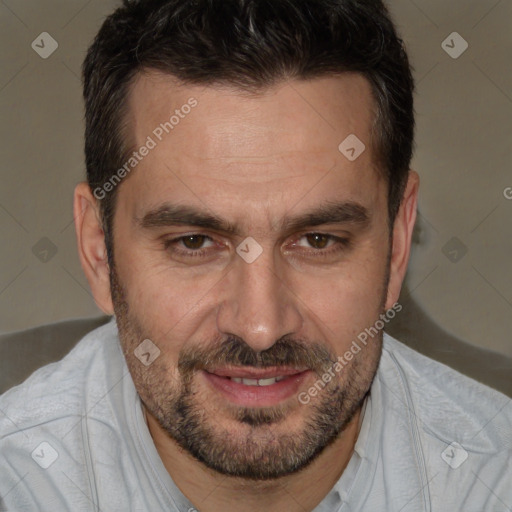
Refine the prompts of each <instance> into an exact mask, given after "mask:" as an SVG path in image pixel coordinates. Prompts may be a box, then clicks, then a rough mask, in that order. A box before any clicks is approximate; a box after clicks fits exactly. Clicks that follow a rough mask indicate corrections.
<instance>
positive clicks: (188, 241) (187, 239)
mask: <svg viewBox="0 0 512 512" xmlns="http://www.w3.org/2000/svg"><path fill="white" fill-rule="evenodd" d="M207 238H208V237H207V236H205V235H188V236H184V237H182V238H181V242H182V243H183V245H184V246H185V247H186V248H187V249H201V247H202V246H203V244H204V243H205V241H206V240H207Z"/></svg>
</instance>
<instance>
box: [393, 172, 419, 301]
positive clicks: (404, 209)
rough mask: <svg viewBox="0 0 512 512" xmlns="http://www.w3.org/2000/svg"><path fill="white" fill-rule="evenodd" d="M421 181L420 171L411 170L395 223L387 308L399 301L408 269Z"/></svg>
mask: <svg viewBox="0 0 512 512" xmlns="http://www.w3.org/2000/svg"><path fill="white" fill-rule="evenodd" d="M419 181H420V180H419V176H418V173H416V172H415V171H413V170H410V171H409V176H408V179H407V185H406V188H405V192H404V196H403V199H402V203H401V205H400V209H399V211H398V213H397V216H396V218H395V222H394V225H393V240H392V249H391V262H390V278H389V285H388V294H387V299H386V309H389V308H391V307H392V306H393V304H394V303H395V302H397V301H398V297H399V296H400V290H401V288H402V283H403V280H404V277H405V273H406V271H407V265H408V263H409V255H410V251H411V241H412V233H413V230H414V224H415V222H416V208H417V204H418V189H419Z"/></svg>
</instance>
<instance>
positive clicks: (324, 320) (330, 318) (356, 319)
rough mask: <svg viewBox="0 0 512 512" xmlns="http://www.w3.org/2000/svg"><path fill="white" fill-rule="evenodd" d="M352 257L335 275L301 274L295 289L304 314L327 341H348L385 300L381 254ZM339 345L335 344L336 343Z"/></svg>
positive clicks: (379, 311)
mask: <svg viewBox="0 0 512 512" xmlns="http://www.w3.org/2000/svg"><path fill="white" fill-rule="evenodd" d="M372 253H373V256H371V257H367V256H365V255H364V254H361V253H360V254H359V255H358V256H354V257H353V258H351V259H350V261H347V262H346V264H345V265H342V266H340V267H339V269H338V270H337V271H336V272H330V273H329V274H325V275H319V274H317V275H315V276H313V275H307V274H304V275H301V276H300V282H299V281H297V283H296V286H297V290H298V293H297V295H298V296H299V297H301V299H302V302H303V303H304V304H306V305H307V309H306V311H307V314H308V316H309V317H310V318H311V319H312V321H314V322H315V323H316V324H317V326H318V328H319V329H320V330H322V331H323V332H324V333H325V336H326V337H327V338H331V339H333V338H334V337H335V338H336V339H338V340H339V339H341V340H348V342H350V340H351V339H352V338H353V337H355V336H357V334H359V333H360V332H362V331H364V329H365V328H367V327H368V326H370V325H373V324H374V322H375V320H376V319H377V318H378V316H379V314H380V313H381V307H382V303H383V300H384V298H385V292H386V290H385V288H384V284H385V283H384V281H385V276H386V261H385V255H383V254H382V253H381V254H380V255H379V257H377V256H376V254H377V251H372ZM338 343H339V342H338Z"/></svg>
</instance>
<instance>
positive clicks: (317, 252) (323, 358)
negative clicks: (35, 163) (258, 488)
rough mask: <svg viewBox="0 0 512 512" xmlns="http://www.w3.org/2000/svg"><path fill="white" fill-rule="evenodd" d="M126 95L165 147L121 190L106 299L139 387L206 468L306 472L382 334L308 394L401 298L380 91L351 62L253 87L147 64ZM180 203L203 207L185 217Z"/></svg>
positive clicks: (352, 398)
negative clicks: (142, 356)
mask: <svg viewBox="0 0 512 512" xmlns="http://www.w3.org/2000/svg"><path fill="white" fill-rule="evenodd" d="M191 98H194V101H197V105H196V106H194V107H193V108H191V109H189V108H182V106H183V105H187V104H189V105H190V104H192V103H194V102H191V101H190V99H191ZM129 107H130V116H129V118H128V122H129V125H128V126H129V127H130V129H131V130H132V137H133V140H134V142H135V143H134V147H135V148H139V147H140V146H142V145H144V144H147V141H148V136H150V137H151V138H152V140H153V142H155V144H156V146H155V147H154V148H152V149H151V150H150V151H149V152H148V154H147V156H145V157H144V158H142V160H141V161H140V162H139V163H138V165H137V167H136V168H135V169H134V170H133V171H132V172H131V174H130V175H129V176H128V177H127V178H125V180H124V181H123V182H122V183H121V184H120V185H119V190H118V199H117V206H116V212H115V217H114V223H113V226H114V230H113V232H114V238H113V241H114V261H115V268H114V269H112V270H113V274H112V285H113V287H112V299H113V302H114V307H115V312H116V317H117V322H118V325H119V331H120V338H121V342H122V345H123V349H124V352H125V356H126V359H127V363H128V365H129V368H130V372H131V374H132V377H133V380H134V382H135V386H136V388H137V390H138V392H139V394H140V396H141V398H142V400H143V402H144V404H145V407H146V409H147V411H148V412H149V413H150V414H151V415H152V416H154V417H155V418H156V419H157V420H158V422H159V424H160V426H161V427H162V428H163V429H164V430H165V431H166V432H167V433H168V434H169V435H170V437H171V438H172V439H174V440H175V441H176V442H177V443H178V444H179V445H180V446H181V447H183V448H185V449H186V450H188V451H189V452H190V453H191V454H192V455H194V456H195V457H196V458H198V459H199V460H201V461H203V462H204V463H205V464H206V465H207V466H208V467H210V468H212V469H215V470H217V471H220V472H222V473H225V474H230V475H237V476H242V477H248V478H273V477H278V476H282V475H285V474H288V473H291V472H293V471H296V470H298V469H300V468H301V467H304V466H305V465H307V464H308V463H309V462H311V461H312V460H313V459H314V457H315V456H316V455H318V454H319V453H320V452H321V450H322V449H323V448H324V447H325V446H327V445H328V444H329V443H331V442H332V441H333V440H334V439H335V438H336V436H337V435H338V434H339V432H340V431H342V430H343V429H344V428H345V427H346V425H347V423H348V422H349V421H350V420H351V419H352V418H353V416H354V414H355V412H356V411H357V409H358V408H359V406H360V404H361V402H362V400H363V398H364V396H365V394H366V392H367V390H368V389H369V387H370V384H371V381H372V379H373V376H374V374H375V371H376V367H377V364H378V361H379V357H380V350H381V341H382V340H381V336H378V337H376V338H375V339H374V341H371V342H370V343H369V344H368V345H367V346H366V347H363V349H362V350H361V351H360V352H359V353H358V354H356V355H355V356H354V358H353V359H352V360H351V361H350V362H349V363H348V364H347V365H346V366H344V368H343V370H342V371H339V372H335V378H333V379H331V381H330V382H328V383H327V384H326V385H325V387H324V388H323V389H322V390H321V391H319V392H318V394H317V396H316V397H314V398H312V400H311V402H310V403H309V404H308V405H303V404H302V403H301V402H300V401H299V400H298V396H299V394H300V393H301V392H305V391H307V390H308V389H309V388H310V387H311V386H312V385H314V384H315V382H317V381H318V380H319V379H321V377H322V375H323V374H324V373H325V372H326V371H327V370H328V369H329V368H332V367H333V363H334V362H335V361H336V358H337V356H341V355H343V354H344V353H345V352H346V351H347V350H348V349H349V348H350V346H351V344H352V341H353V340H355V339H356V338H357V335H358V334H359V333H360V332H362V331H364V329H365V328H367V327H369V326H372V325H373V324H374V323H375V321H376V320H377V319H378V317H379V314H380V313H382V312H383V311H384V307H390V304H388V303H386V291H387V282H388V281H387V278H388V267H389V265H388V256H389V230H388V217H387V185H386V183H385V181H384V180H383V179H382V178H381V177H380V174H379V173H378V172H377V170H376V169H375V167H374V162H373V160H372V157H373V155H372V149H371V147H372V142H371V139H370V127H371V125H372V122H373V113H372V110H373V102H372V97H371V92H370V86H369V84H368V83H367V82H366V80H365V79H363V78H362V77H360V76H358V75H355V74H345V75H343V76H341V77H336V78H333V77H330V78H322V79H315V80H311V81H309V82H304V81H291V82H289V83H282V84H280V85H278V86H276V87H274V88H272V89H269V90H267V91H265V92H262V93H261V94H259V95H249V94H243V93H241V92H239V91H235V90H233V89H228V88H220V87H199V86H186V87H185V86H179V85H177V84H176V83H175V82H174V81H173V80H172V79H171V78H170V77H168V76H162V75H158V74H156V73H150V74H146V75H141V76H139V77H138V79H137V80H136V82H135V83H134V86H133V88H132V90H131V95H130V98H129ZM176 109H178V110H180V113H181V115H180V116H179V118H180V119H179V122H178V123H176V124H175V125H173V128H172V130H170V129H169V127H168V130H169V133H166V132H165V131H163V130H158V127H159V126H160V124H161V123H165V122H166V121H169V118H170V116H171V115H172V114H173V113H174V111H175V110H176ZM185 112H187V113H185ZM175 121H176V119H174V122H175ZM155 130H156V131H155ZM156 134H159V136H160V137H161V140H159V137H158V136H157V135H156ZM350 134H354V135H356V136H357V137H358V138H359V139H360V140H361V141H362V142H363V143H364V144H365V146H366V150H365V151H364V152H363V153H362V154H361V155H360V156H359V157H358V158H357V159H355V160H354V161H350V160H349V159H348V158H346V156H345V155H344V154H342V153H341V152H340V151H339V150H338V146H339V144H340V143H341V142H342V141H343V140H344V139H345V138H346V137H347V136H349V135H350ZM150 145H152V144H150ZM336 206H337V208H336ZM180 209H183V210H180ZM185 210H186V211H187V212H188V213H190V212H192V211H194V212H196V213H197V215H195V216H188V217H186V218H185V220H183V224H182V223H181V222H180V221H179V220H178V218H177V217H180V218H181V219H183V218H184V217H183V213H184V211H185ZM311 212H315V215H311V216H309V215H308V214H310V213H311ZM316 214H324V217H322V216H321V215H316ZM200 216H203V217H205V218H209V219H210V220H211V219H212V218H217V219H220V220H221V221H222V222H221V224H222V225H217V224H212V223H211V222H210V223H206V224H205V223H203V224H202V225H201V226H198V225H194V224H195V223H196V220H197V219H198V218H199V217H200ZM320 217H321V218H320ZM298 219H300V220H301V221H303V222H302V223H301V224H298V223H297V222H294V221H297V220H298ZM203 220H204V219H203ZM207 220H208V219H207ZM228 226H231V228H232V229H228ZM248 237H251V238H250V239H247V238H248ZM237 248H238V251H237ZM260 252H261V254H259V253H260ZM258 254H259V255H258ZM145 339H150V340H151V341H152V343H153V344H154V345H155V346H156V347H158V349H159V350H160V355H159V356H158V357H157V358H156V359H155V360H154V361H153V362H152V363H151V364H150V365H148V366H146V365H145V364H143V363H142V362H141V361H140V360H139V359H138V358H137V357H136V355H135V353H134V351H135V349H136V348H137V347H138V346H139V344H140V343H141V342H142V341H143V340H145ZM146 357H147V356H146ZM276 377H277V380H276V379H275V378H276Z"/></svg>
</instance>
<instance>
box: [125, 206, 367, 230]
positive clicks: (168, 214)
mask: <svg viewBox="0 0 512 512" xmlns="http://www.w3.org/2000/svg"><path fill="white" fill-rule="evenodd" d="M135 222H136V223H137V225H138V226H140V227H141V228H143V229H153V228H161V227H172V226H195V227H200V228H204V229H210V230H213V231H218V232H223V233H225V234H228V235H233V236H243V232H244V230H242V229H241V228H240V227H239V226H237V225H236V224H233V223H231V222H229V221H227V220H225V219H223V218H221V217H217V216H215V215H212V214H210V213H207V212H205V211H202V210H200V209H197V208H196V207H193V206H188V205H176V204H172V203H168V202H166V203H163V204H162V205H160V206H158V207H156V208H154V209H152V210H150V211H149V212H147V213H145V214H144V215H143V216H142V217H135ZM369 222H370V213H369V211H368V209H367V208H366V207H364V206H363V205H361V204H359V203H356V202H353V201H346V202H340V203H334V202H327V203H325V204H322V205H320V206H318V207H316V208H314V209H312V210H310V211H307V212H305V213H302V214H300V215H297V216H295V217H289V216H285V218H284V219H283V221H282V223H281V226H280V228H281V230H282V231H290V232H292V231H299V230H302V229H305V228H310V227H314V226H320V225H323V224H354V225H357V226H359V227H366V226H367V225H368V224H369Z"/></svg>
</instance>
